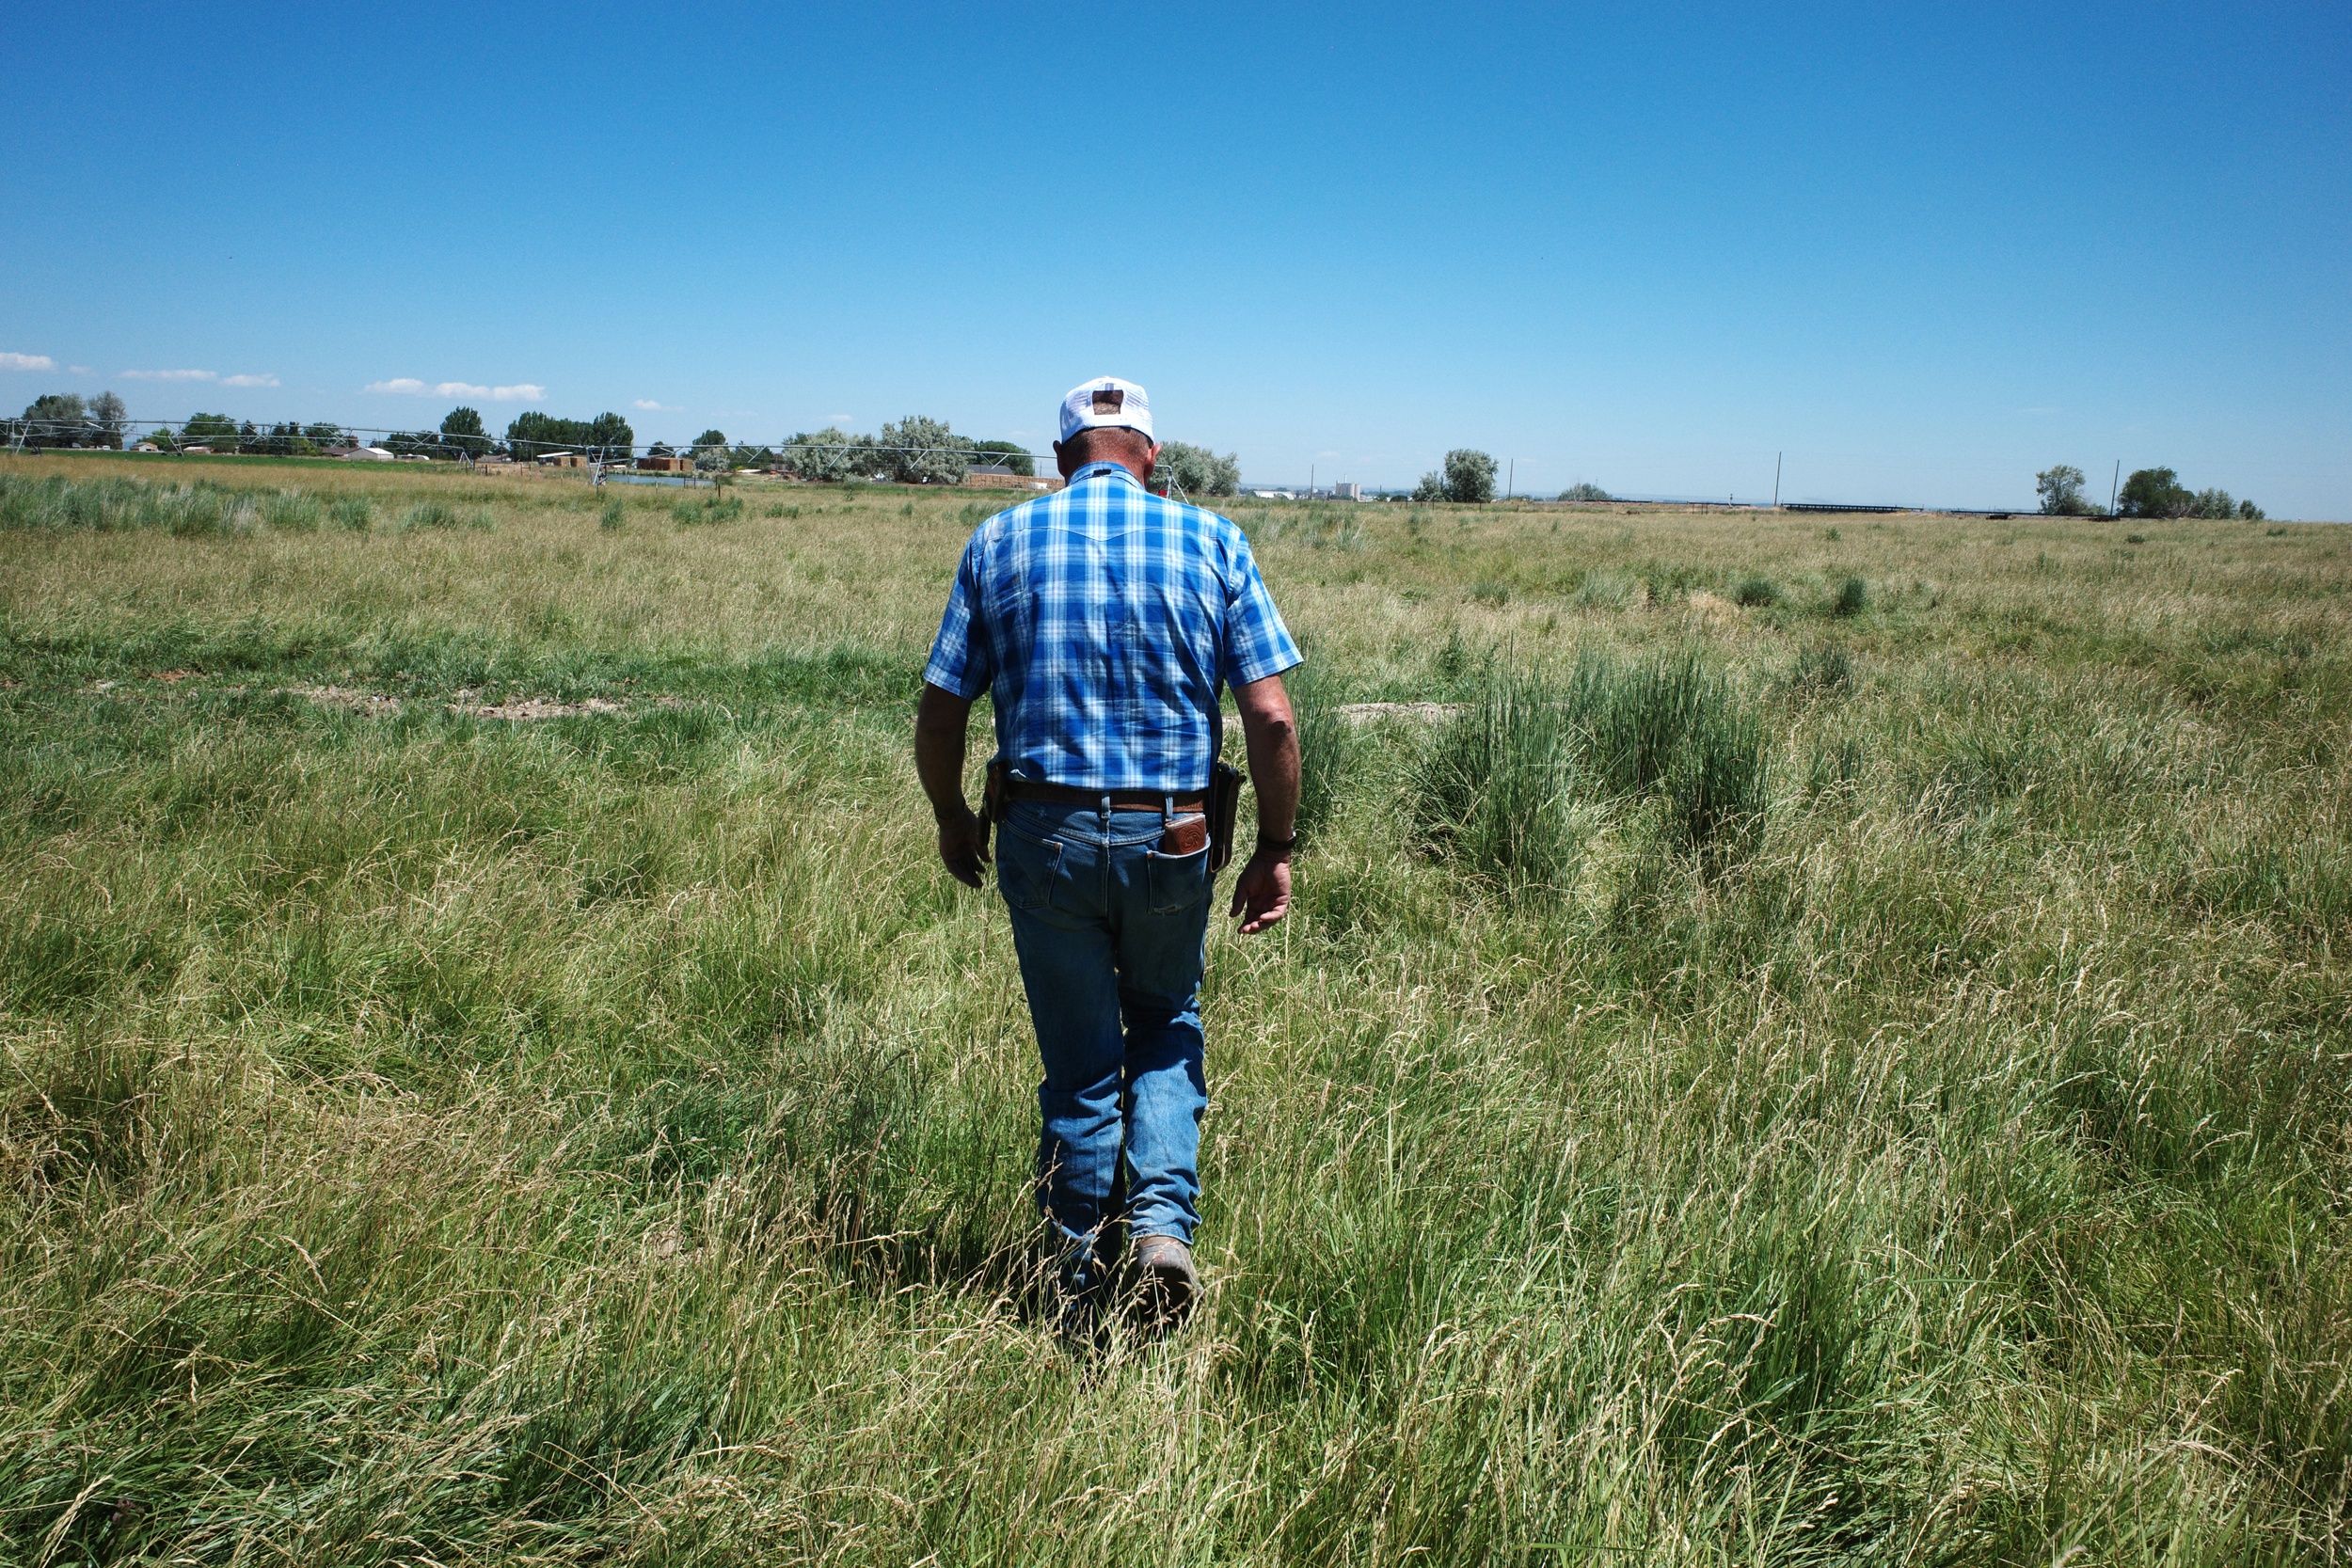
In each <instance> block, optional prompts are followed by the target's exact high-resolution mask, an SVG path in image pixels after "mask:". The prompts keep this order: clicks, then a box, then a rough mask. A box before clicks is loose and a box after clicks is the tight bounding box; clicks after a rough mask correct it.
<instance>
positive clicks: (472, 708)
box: [449, 692, 628, 720]
mask: <svg viewBox="0 0 2352 1568" xmlns="http://www.w3.org/2000/svg"><path fill="white" fill-rule="evenodd" d="M465 695H466V693H463V692H460V693H459V696H460V697H463V696H465ZM449 710H450V711H451V712H452V713H463V714H469V715H470V716H471V717H473V718H476V719H516V720H530V719H579V718H583V717H585V716H586V715H588V714H592V713H627V712H628V704H627V703H614V702H608V701H606V700H605V699H604V698H602V697H589V698H586V699H584V700H582V701H580V702H577V703H559V702H557V701H556V700H555V699H554V698H552V697H518V698H516V699H514V700H513V701H511V702H504V703H468V702H455V703H452V704H450V705H449Z"/></svg>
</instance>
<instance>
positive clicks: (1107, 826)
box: [1103, 789, 1111, 838]
mask: <svg viewBox="0 0 2352 1568" xmlns="http://www.w3.org/2000/svg"><path fill="white" fill-rule="evenodd" d="M1110 835H1111V792H1110V791H1109V790H1107V789H1106V790H1104V791H1103V836H1104V838H1108V837H1110Z"/></svg>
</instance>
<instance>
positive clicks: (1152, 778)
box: [923, 463, 1300, 792]
mask: <svg viewBox="0 0 2352 1568" xmlns="http://www.w3.org/2000/svg"><path fill="white" fill-rule="evenodd" d="M1299 662H1300V657H1299V653H1298V647H1297V644H1296V643H1295V642H1293V641H1291V634H1290V631H1289V628H1287V627H1285V626H1283V625H1282V617H1281V615H1280V613H1279V611H1277V610H1275V608H1274V600H1273V598H1272V596H1271V595H1269V594H1267V593H1266V588H1265V581H1264V579H1263V578H1261V577H1260V576H1259V575H1258V563H1257V562H1256V560H1255V559H1253V558H1252V557H1251V555H1250V553H1249V541H1248V538H1247V537H1246V536H1245V535H1244V534H1243V533H1242V531H1241V530H1240V529H1238V528H1236V527H1235V526H1234V525H1233V524H1232V522H1230V521H1229V520H1227V519H1226V518H1223V517H1220V516H1218V515H1216V514H1215V513H1213V512H1203V511H1202V510H1201V509H1200V508H1199V507H1197V506H1186V505H1184V504H1183V503H1182V502H1179V501H1173V500H1169V499H1168V498H1166V497H1164V496H1155V495H1152V493H1151V492H1150V491H1148V490H1146V489H1145V488H1144V487H1143V486H1142V485H1141V484H1139V483H1136V477H1135V475H1134V474H1132V473H1130V472H1129V471H1128V470H1127V469H1126V468H1125V467H1122V466H1120V465H1119V464H1116V463H1096V464H1090V465H1089V466H1088V467H1084V468H1081V469H1079V470H1078V471H1077V472H1076V473H1075V474H1073V475H1072V476H1071V481H1070V484H1069V487H1068V488H1067V489H1063V490H1059V491H1057V492H1056V493H1054V494H1053V495H1050V496H1041V497H1039V498H1038V499H1036V500H1033V501H1027V502H1025V503H1023V504H1022V505H1020V506H1016V507H1012V508H1009V510H1007V511H1004V512H999V513H998V514H996V515H995V516H993V517H991V518H989V519H988V521H986V522H984V523H982V524H981V525H980V526H979V527H978V528H977V530H975V531H973V534H972V540H971V543H970V544H968V545H966V546H964V550H963V561H962V563H961V565H960V566H958V567H957V569H956V580H955V586H954V587H953V588H952V589H951V590H949V592H948V595H947V613H946V616H945V617H944V618H943V619H942V620H941V622H940V625H939V639H938V641H936V642H934V643H933V644H932V646H931V657H930V663H929V664H928V665H927V666H925V668H924V671H923V679H924V680H925V681H926V682H927V683H929V684H930V685H932V686H935V687H938V688H939V689H941V690H943V691H946V692H949V693H951V694H953V695H955V696H958V697H963V698H974V697H977V696H978V695H979V694H980V693H981V692H982V691H986V692H988V693H989V695H990V697H991V699H992V700H993V704H994V705H995V709H996V749H997V754H998V755H1000V756H1002V757H1004V758H1006V759H1007V761H1008V762H1009V765H1010V767H1011V769H1012V772H1013V775H1014V776H1015V777H1017V778H1024V779H1032V780H1037V781H1040V782H1042V783H1046V784H1068V785H1072V786H1073V787H1076V788H1080V789H1102V790H1151V791H1169V792H1175V791H1191V790H1196V789H1202V788H1205V787H1207V784H1208V782H1209V769H1210V768H1211V766H1212V764H1214V763H1215V762H1216V753H1217V747H1218V744H1219V742H1220V741H1222V739H1223V738H1224V720H1223V717H1222V714H1221V711H1220V709H1219V707H1218V696H1219V693H1220V692H1221V690H1222V689H1223V688H1224V687H1226V686H1228V685H1231V686H1247V685H1248V684H1249V683H1250V682H1252V681H1259V680H1263V679H1264V678H1265V677H1266V676H1268V675H1279V674H1280V673H1282V672H1283V671H1285V670H1288V669H1290V668H1291V667H1292V666H1293V665H1295V664H1297V663H1299Z"/></svg>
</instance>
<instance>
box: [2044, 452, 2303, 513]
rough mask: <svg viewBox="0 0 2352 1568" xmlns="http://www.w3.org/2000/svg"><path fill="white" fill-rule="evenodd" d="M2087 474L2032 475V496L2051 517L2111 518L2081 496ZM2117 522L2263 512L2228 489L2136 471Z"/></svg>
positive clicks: (2119, 495)
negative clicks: (2193, 485)
mask: <svg viewBox="0 0 2352 1568" xmlns="http://www.w3.org/2000/svg"><path fill="white" fill-rule="evenodd" d="M2083 484H2084V479H2083V471H2082V470H2081V469H2080V468H2077V467H2074V465H2073V464H2071V463H2059V464H2056V465H2054V466H2052V467H2047V468H2044V469H2042V471H2041V472H2040V473H2038V474H2036V475H2034V476H2033V487H2034V493H2035V494H2036V495H2038V496H2039V497H2041V498H2042V512H2043V513H2044V514H2045V515H2049V516H2053V517H2105V516H2107V515H2110V514H2109V513H2108V512H2107V511H2106V509H2105V508H2103V507H2101V506H2100V505H2099V504H2098V503H2097V502H2096V501H2093V500H2090V499H2088V498H2086V497H2085V496H2084V495H2083ZM2112 515H2115V516H2118V517H2205V518H2211V519H2213V520H2214V521H2217V522H2219V521H2224V520H2228V519H2231V518H2235V519H2237V520H2238V521H2241V522H2249V523H2254V522H2260V521H2262V520H2263V517H2264V513H2263V509H2262V508H2261V507H2259V506H2256V505H2255V504H2254V503H2253V502H2252V501H2250V500H2233V499H2231V497H2230V492H2228V491H2227V490H2223V489H2219V488H2215V489H2209V490H2191V489H2190V488H2189V487H2188V486H2187V485H2185V484H2183V483H2181V476H2180V475H2178V474H2176V473H2174V472H2173V471H2172V470H2171V469H2169V468H2136V469H2134V470H2133V472H2132V477H2131V478H2129V479H2127V480H2125V481H2124V482H2123V483H2122V485H2120V486H2119V487H2118V488H2117V490H2116V492H2115V511H2114V513H2113V514H2112Z"/></svg>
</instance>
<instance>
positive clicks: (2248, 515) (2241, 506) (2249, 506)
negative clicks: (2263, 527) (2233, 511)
mask: <svg viewBox="0 0 2352 1568" xmlns="http://www.w3.org/2000/svg"><path fill="white" fill-rule="evenodd" d="M2237 515H2238V517H2239V518H2240V520H2242V521H2245V522H2249V523H2259V522H2261V521H2262V520H2263V509H2262V508H2261V507H2259V506H2256V505H2255V504H2254V503H2253V502H2252V501H2240V502H2238V503H2237Z"/></svg>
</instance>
